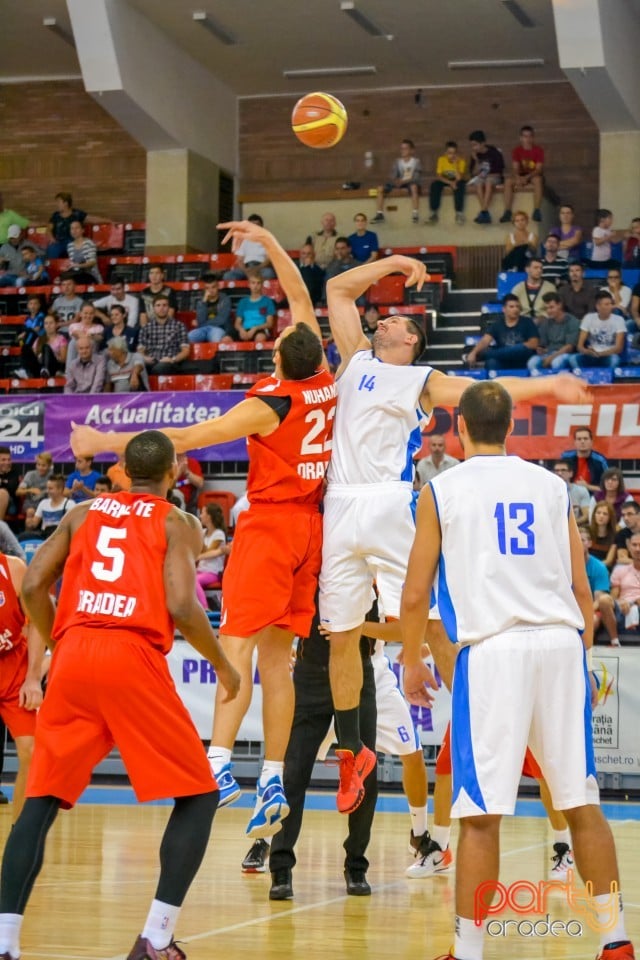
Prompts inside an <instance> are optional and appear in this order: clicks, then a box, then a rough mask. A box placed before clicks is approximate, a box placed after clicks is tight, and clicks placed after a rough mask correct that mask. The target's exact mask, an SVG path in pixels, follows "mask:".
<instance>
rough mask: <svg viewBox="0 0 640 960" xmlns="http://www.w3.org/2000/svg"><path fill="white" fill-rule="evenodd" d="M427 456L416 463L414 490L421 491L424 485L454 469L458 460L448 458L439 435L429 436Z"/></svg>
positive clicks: (432, 434) (442, 438)
mask: <svg viewBox="0 0 640 960" xmlns="http://www.w3.org/2000/svg"><path fill="white" fill-rule="evenodd" d="M428 442H429V454H428V456H426V457H423V458H422V459H421V460H418V461H417V463H416V472H415V479H414V484H413V486H414V488H415V489H416V490H421V489H422V487H424V485H425V483H429V481H430V480H433V478H434V477H437V476H439V474H441V473H444V471H445V470H450V469H451V467H455V466H456V465H457V464H458V463H460V461H459V460H456V458H455V457H450V456H449V454H448V453H447V452H446V450H445V441H444V437H443V436H442V434H441V433H431V434H429V441H428Z"/></svg>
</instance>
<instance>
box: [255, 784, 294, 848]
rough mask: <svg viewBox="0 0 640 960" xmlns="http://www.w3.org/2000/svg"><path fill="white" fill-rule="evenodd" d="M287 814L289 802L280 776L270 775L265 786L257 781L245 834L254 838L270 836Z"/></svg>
mask: <svg viewBox="0 0 640 960" xmlns="http://www.w3.org/2000/svg"><path fill="white" fill-rule="evenodd" d="M288 815H289V804H288V803H287V798H286V797H285V795H284V787H283V786H282V780H281V779H280V777H278V776H275V777H271V779H270V780H269V781H268V783H267V784H266V786H264V787H261V786H260V782H259V781H258V787H257V790H256V805H255V808H254V810H253V816H252V817H251V820H249V825H248V827H247V836H248V837H253V838H254V839H256V840H257V839H260V838H263V839H264V837H272V836H273V834H274V833H277V832H278V830H279V829H280V824H281V823H282V821H283V820H284V818H285V817H287V816H288Z"/></svg>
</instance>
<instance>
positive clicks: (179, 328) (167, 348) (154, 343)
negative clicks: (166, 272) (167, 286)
mask: <svg viewBox="0 0 640 960" xmlns="http://www.w3.org/2000/svg"><path fill="white" fill-rule="evenodd" d="M153 314H154V316H153V319H152V320H149V322H148V323H147V324H146V326H143V327H142V330H141V331H140V336H139V338H138V353H139V354H141V355H142V357H143V358H144V362H145V364H146V365H147V369H148V372H149V373H153V374H162V373H180V370H181V368H182V364H183V362H184V361H185V360H186V359H187V357H188V356H189V338H188V336H187V328H186V327H185V325H184V323H182V321H180V320H176V319H175V318H174V317H172V316H171V307H170V305H169V298H168V297H167V296H166V294H164V293H158V294H156V296H155V297H154V299H153ZM141 317H142V314H141Z"/></svg>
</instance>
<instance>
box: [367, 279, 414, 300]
mask: <svg viewBox="0 0 640 960" xmlns="http://www.w3.org/2000/svg"><path fill="white" fill-rule="evenodd" d="M404 283H405V277H404V275H402V274H400V275H397V274H391V275H390V276H388V277H382V279H381V280H378V282H377V283H374V284H373V286H371V287H369V291H368V293H367V300H368V301H369V303H386V304H391V303H394V304H398V303H404V289H405V287H404Z"/></svg>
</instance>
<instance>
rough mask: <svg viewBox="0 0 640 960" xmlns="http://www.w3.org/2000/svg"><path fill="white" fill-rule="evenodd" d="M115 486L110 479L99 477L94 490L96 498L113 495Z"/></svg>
mask: <svg viewBox="0 0 640 960" xmlns="http://www.w3.org/2000/svg"><path fill="white" fill-rule="evenodd" d="M112 490H113V485H112V483H111V480H110V478H109V477H98V479H97V480H96V485H95V487H94V488H93V495H94V497H102V496H104V494H105V493H111V492H112Z"/></svg>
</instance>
